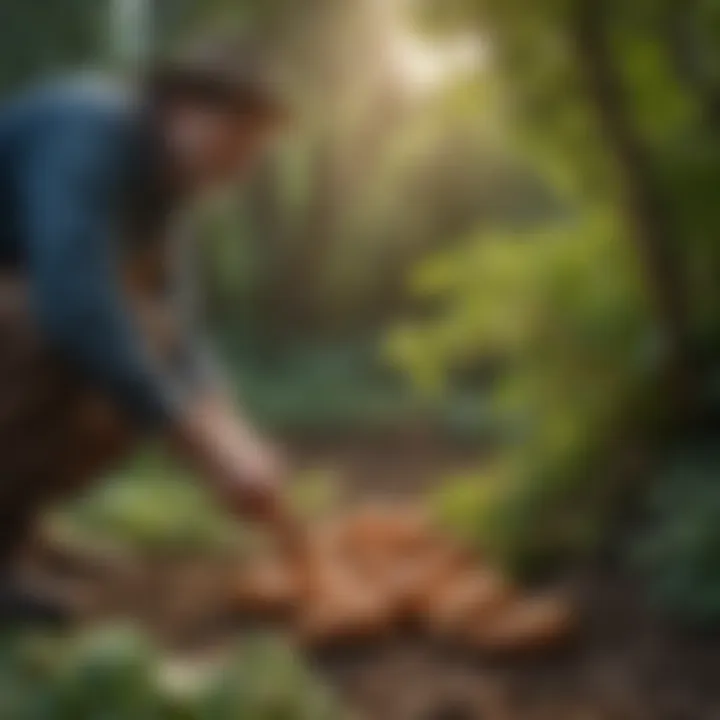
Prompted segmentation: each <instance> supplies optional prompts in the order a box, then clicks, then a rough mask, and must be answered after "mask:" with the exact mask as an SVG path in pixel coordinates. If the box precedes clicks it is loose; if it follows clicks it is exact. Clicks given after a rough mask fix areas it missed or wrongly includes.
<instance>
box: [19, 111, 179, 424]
mask: <svg viewBox="0 0 720 720" xmlns="http://www.w3.org/2000/svg"><path fill="white" fill-rule="evenodd" d="M122 137H123V135H122V132H121V130H120V128H119V127H118V121H117V120H116V119H112V118H108V117H105V116H98V115H96V114H91V115H89V116H78V117H68V118H65V119H63V121H62V122H60V123H58V124H56V126H55V127H54V128H53V132H52V133H48V135H47V136H46V137H45V138H44V140H43V141H41V142H39V143H36V144H35V147H34V148H33V151H32V156H31V157H30V158H29V161H28V163H27V168H26V175H25V178H24V183H23V195H24V197H23V200H24V207H23V209H24V219H25V223H26V232H27V242H28V247H27V250H28V269H29V273H30V281H31V288H32V299H33V302H34V308H35V311H36V315H37V318H38V322H39V325H40V329H41V331H42V332H43V333H44V336H45V338H46V340H47V342H48V343H49V346H50V348H51V349H53V350H54V351H56V352H57V353H58V354H60V355H62V356H63V357H64V358H65V359H66V361H67V362H69V363H70V365H71V366H72V367H75V368H77V369H78V370H79V371H80V372H82V373H83V376H84V377H85V378H87V380H88V381H89V382H91V383H93V384H95V385H96V386H97V387H98V389H100V390H101V391H103V392H105V393H106V394H107V395H108V396H109V397H110V398H111V399H112V400H113V401H114V402H115V404H116V405H117V406H118V407H119V408H120V409H121V410H123V411H125V412H126V413H127V414H128V416H129V417H130V418H131V420H133V421H134V422H135V423H136V424H137V425H139V426H141V427H143V428H145V429H148V430H159V429H161V428H162V427H163V426H164V425H166V424H167V423H169V422H171V421H172V419H173V416H174V414H175V413H176V412H177V404H178V402H179V398H178V397H177V393H176V392H175V391H174V389H173V388H172V386H171V384H170V383H169V382H168V379H167V378H166V377H165V374H164V373H163V371H162V369H161V368H160V367H159V366H157V365H156V363H155V361H154V360H153V359H152V358H151V356H150V353H149V352H148V351H147V349H146V347H145V344H144V341H143V339H142V337H141V335H140V332H139V330H138V329H137V328H136V327H135V324H134V322H133V319H132V317H131V314H130V311H129V309H128V307H127V304H126V302H125V301H124V294H123V289H122V283H121V280H120V262H119V248H118V245H117V231H118V228H117V227H116V220H117V211H118V190H119V185H118V182H119V177H120V173H119V172H118V165H117V163H119V162H121V161H122V157H121V155H122Z"/></svg>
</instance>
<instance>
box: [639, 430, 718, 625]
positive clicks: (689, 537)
mask: <svg viewBox="0 0 720 720" xmlns="http://www.w3.org/2000/svg"><path fill="white" fill-rule="evenodd" d="M647 510H648V518H647V525H646V527H645V528H644V530H643V531H642V532H641V533H640V534H639V536H638V538H637V540H636V542H635V545H634V548H633V552H632V556H631V557H632V564H633V567H634V568H635V569H636V570H637V571H638V572H639V573H640V574H641V575H642V577H643V578H644V579H645V581H646V582H647V586H648V590H649V594H650V596H651V598H652V599H653V600H654V601H655V602H656V603H657V604H658V605H659V606H660V607H662V608H664V609H666V610H668V611H670V612H672V613H674V614H675V615H677V617H678V618H679V619H681V620H682V621H684V622H687V623H689V624H692V625H702V626H708V625H715V626H717V625H719V624H720V523H718V518H719V517H720V451H718V449H717V444H716V443H715V442H709V441H708V442H696V443H688V444H687V445H686V446H685V447H683V448H681V449H679V450H677V451H676V452H675V453H674V454H673V456H672V457H671V458H670V460H669V461H668V463H667V465H666V468H665V471H664V472H663V473H662V476H661V477H660V479H659V481H658V483H657V485H655V486H654V487H653V489H652V491H651V493H650V497H649V499H648V508H647Z"/></svg>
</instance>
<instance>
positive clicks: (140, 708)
mask: <svg viewBox="0 0 720 720" xmlns="http://www.w3.org/2000/svg"><path fill="white" fill-rule="evenodd" d="M0 667H1V668H2V674H1V677H0V689H2V695H1V696H0V716H2V717H3V718H8V719H10V718H12V720H47V719H48V718H53V720H99V719H100V718H103V719H106V720H226V719H228V718H248V719H252V720H341V718H343V717H345V715H344V712H343V711H342V710H341V709H340V708H339V706H338V705H337V703H336V701H335V700H334V698H333V697H332V696H331V695H330V693H329V692H328V691H327V690H326V689H325V688H324V687H323V686H321V685H320V683H318V681H317V680H316V678H314V677H313V675H312V674H311V673H310V672H309V671H308V669H307V668H306V667H305V666H304V664H303V663H302V661H301V660H300V658H299V657H298V656H297V655H296V654H295V653H294V652H293V651H292V650H291V649H290V648H289V647H288V646H287V645H286V644H285V643H283V642H281V641H280V640H278V639H276V638H273V637H264V636H258V637H254V638H250V639H248V640H247V641H246V642H245V643H243V645H242V647H240V648H238V649H237V650H235V651H233V652H232V653H230V654H227V655H225V656H223V657H222V658H219V659H218V660H216V661H214V662H213V663H210V664H208V663H202V662H200V661H196V662H193V661H191V660H183V661H180V660H177V659H174V660H173V659H168V658H166V657H164V656H163V654H162V653H161V652H160V651H159V649H158V648H157V647H155V646H154V645H153V644H152V643H151V642H150V641H149V640H148V639H147V638H146V637H145V636H143V635H142V634H140V633H139V632H138V631H136V630H134V629H132V628H129V627H115V626H111V627H107V628H94V629H91V630H87V631H85V632H84V633H82V634H80V635H79V636H77V637H72V638H47V637H41V636H36V637H31V638H28V637H23V636H19V635H15V636H8V637H6V638H5V640H4V641H3V642H2V643H0Z"/></svg>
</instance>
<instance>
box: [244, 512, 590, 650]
mask: <svg viewBox="0 0 720 720" xmlns="http://www.w3.org/2000/svg"><path fill="white" fill-rule="evenodd" d="M234 601H235V602H236V605H237V608H238V610H239V611H241V612H242V613H244V614H246V615H251V616H262V617H276V618H282V619H284V620H285V621H287V622H288V623H290V625H291V627H292V629H293V630H294V631H295V632H296V633H297V634H298V636H299V637H300V639H301V640H302V641H303V642H304V643H306V644H307V645H310V646H324V645H328V644H333V643H339V642H348V641H365V640H372V639H376V638H377V639H380V638H383V637H386V636H387V635H388V634H389V633H391V632H392V631H393V630H394V629H395V628H397V627H398V626H403V625H406V624H410V623H412V624H413V625H416V626H420V627H422V628H424V629H426V630H427V631H428V632H429V633H431V634H432V635H433V636H437V637H440V638H444V639H447V640H450V641H452V642H455V643H458V644H462V645H465V646H467V647H469V648H473V649H477V650H482V651H488V652H502V653H508V652H509V653H513V652H518V653H521V652H525V651H530V650H543V649H549V648H551V647H553V646H555V645H557V644H559V643H562V642H564V641H566V640H567V639H568V638H569V637H570V636H571V635H572V634H573V632H574V631H575V629H576V623H575V617H574V613H573V608H572V605H571V603H570V602H569V601H568V600H567V599H566V598H565V597H563V596H562V595H561V594H547V593H546V594H541V595H527V594H525V593H523V592H522V591H521V590H520V588H519V587H517V586H516V585H514V584H513V583H512V582H510V581H509V580H508V579H507V578H506V577H505V576H504V575H503V574H502V573H500V572H498V571H497V570H495V569H493V568H492V567H491V566H489V565H488V564H487V563H486V562H483V560H482V559H481V558H478V557H477V555H475V554H474V553H471V552H469V551H467V550H466V549H465V548H463V547H462V546H461V545H460V544H459V543H456V542H454V541H452V540H450V539H448V538H447V537H446V536H445V535H444V534H443V533H441V532H440V531H438V530H437V529H436V528H434V527H433V526H432V524H431V523H430V522H429V521H428V520H427V518H426V517H425V516H424V515H423V513H422V512H420V511H417V510H414V509H412V508H407V509H403V508H399V507H395V506H387V507H383V506H372V507H365V508H362V509H360V510H358V511H355V512H353V513H351V514H347V515H343V516H339V517H336V518H335V519H334V520H331V521H328V522H326V523H321V524H319V526H318V527H317V528H315V529H314V530H313V531H312V532H309V533H308V534H307V536H306V538H305V540H304V541H303V542H301V543H298V544H297V545H296V546H295V547H292V548H285V550H284V551H280V550H276V551H274V552H271V553H268V554H267V555H263V556H262V557H261V558H258V559H256V560H255V561H254V562H253V563H252V564H251V565H248V566H246V567H244V568H242V569H241V571H240V573H239V577H238V579H237V583H236V585H235V589H234Z"/></svg>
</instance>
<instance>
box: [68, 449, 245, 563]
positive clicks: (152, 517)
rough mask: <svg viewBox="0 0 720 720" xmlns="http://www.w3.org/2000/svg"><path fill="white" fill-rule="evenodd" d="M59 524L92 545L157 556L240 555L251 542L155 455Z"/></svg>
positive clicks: (201, 491)
mask: <svg viewBox="0 0 720 720" xmlns="http://www.w3.org/2000/svg"><path fill="white" fill-rule="evenodd" d="M55 523H56V524H57V525H58V527H59V530H60V531H63V530H64V531H65V532H67V533H68V535H70V536H73V537H77V538H79V539H83V538H85V539H86V540H87V541H89V542H90V543H92V542H101V543H107V544H110V545H118V546H120V547H125V548H129V549H134V550H142V551H144V552H154V553H157V552H160V553H174V554H177V553H188V552H210V551H212V552H227V551H237V550H238V549H242V548H243V547H244V544H245V541H246V540H247V537H246V534H245V533H244V532H243V530H242V528H241V526H240V525H239V524H238V523H237V522H235V521H233V520H232V519H231V518H230V517H229V516H228V515H227V514H225V513H224V512H222V511H221V510H220V509H219V508H218V507H217V506H216V505H215V504H214V503H213V502H212V501H211V499H210V497H209V493H208V492H207V490H206V489H204V488H203V487H201V486H200V485H198V484H197V483H195V482H193V481H192V480H191V479H190V478H188V477H187V476H186V475H185V474H184V473H182V472H181V471H179V470H178V469H177V468H176V467H175V466H173V465H171V464H170V463H169V462H168V461H167V460H165V459H164V458H162V457H161V456H159V455H154V454H151V455H148V456H146V457H143V458H141V459H140V460H139V461H138V462H137V463H135V465H134V466H133V467H131V468H129V469H128V471H127V472H126V473H124V474H123V475H122V476H120V477H116V478H111V479H110V480H109V481H108V482H107V483H106V484H104V485H103V486H102V487H99V488H98V489H97V490H95V491H94V492H93V493H91V494H90V495H88V496H87V497H85V498H83V499H81V500H80V501H78V502H77V503H75V504H74V505H72V506H71V507H70V508H68V509H67V510H64V511H63V512H62V513H61V514H60V515H59V517H58V518H56V520H55Z"/></svg>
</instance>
